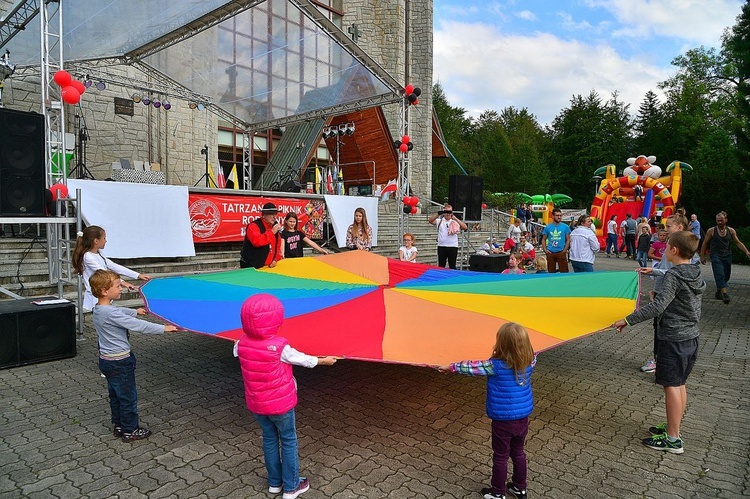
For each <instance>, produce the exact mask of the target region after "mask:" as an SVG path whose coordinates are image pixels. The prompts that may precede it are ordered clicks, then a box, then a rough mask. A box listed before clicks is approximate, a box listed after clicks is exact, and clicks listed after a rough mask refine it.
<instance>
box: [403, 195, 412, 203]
mask: <svg viewBox="0 0 750 499" xmlns="http://www.w3.org/2000/svg"><path fill="white" fill-rule="evenodd" d="M404 204H407V205H411V196H404Z"/></svg>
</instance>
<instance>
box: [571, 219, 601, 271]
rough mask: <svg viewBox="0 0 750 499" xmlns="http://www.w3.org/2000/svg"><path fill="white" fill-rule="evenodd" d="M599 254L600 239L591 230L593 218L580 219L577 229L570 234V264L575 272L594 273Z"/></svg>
mask: <svg viewBox="0 0 750 499" xmlns="http://www.w3.org/2000/svg"><path fill="white" fill-rule="evenodd" d="M598 252H599V239H597V237H596V234H595V233H594V231H592V230H591V217H590V216H588V215H581V216H580V217H578V222H577V223H576V228H575V229H573V232H571V233H570V264H571V266H572V267H573V272H593V271H594V259H595V255H596V253H598Z"/></svg>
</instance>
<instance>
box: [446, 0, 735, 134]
mask: <svg viewBox="0 0 750 499" xmlns="http://www.w3.org/2000/svg"><path fill="white" fill-rule="evenodd" d="M742 4H743V0H499V1H492V0H490V1H484V0H460V1H459V0H434V6H435V13H434V16H435V23H434V27H435V39H434V62H435V68H434V78H435V81H439V82H440V83H441V84H442V86H443V88H444V90H445V93H446V95H447V97H448V102H449V103H450V104H451V105H452V106H454V107H463V108H465V109H466V110H467V111H468V112H469V114H470V115H472V116H478V115H479V113H481V112H482V111H484V110H486V109H494V110H496V111H501V110H502V109H503V108H505V107H507V106H515V107H517V108H519V109H520V108H524V107H525V108H527V109H528V110H529V111H530V112H531V113H532V114H534V115H535V116H536V117H537V119H538V120H539V122H540V123H541V124H543V125H544V124H548V123H549V122H551V121H552V119H553V118H554V117H555V116H556V115H557V114H558V113H559V112H560V111H561V110H562V109H564V108H566V107H569V105H570V99H571V97H572V96H573V95H579V94H580V95H583V96H587V95H588V94H589V92H590V91H591V90H596V91H597V92H598V93H599V95H600V96H601V97H602V99H603V100H605V101H606V100H608V99H609V98H610V96H611V93H612V92H613V91H615V90H616V91H618V94H619V98H620V100H621V101H623V102H625V103H630V104H631V106H630V112H631V113H633V114H634V113H636V112H637V111H638V106H639V105H640V103H641V102H642V101H643V98H644V95H645V94H646V92H647V91H648V90H653V91H654V92H656V93H657V94H659V95H661V94H660V92H659V90H658V88H657V86H656V85H657V83H658V82H660V81H663V80H665V79H667V78H668V77H669V76H671V75H673V74H674V73H675V67H674V66H672V65H671V64H670V63H671V61H672V59H674V58H675V57H676V56H678V55H680V54H684V53H685V52H686V51H687V50H689V49H691V48H696V47H699V46H700V45H703V46H706V47H716V48H719V47H720V46H721V35H722V32H723V30H724V29H725V28H727V27H730V26H733V25H734V24H735V21H736V18H737V16H738V15H739V14H740V10H741V7H742Z"/></svg>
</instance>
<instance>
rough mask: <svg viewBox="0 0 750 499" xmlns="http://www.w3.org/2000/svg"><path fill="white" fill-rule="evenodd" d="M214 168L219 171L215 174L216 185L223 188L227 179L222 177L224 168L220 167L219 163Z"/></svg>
mask: <svg viewBox="0 0 750 499" xmlns="http://www.w3.org/2000/svg"><path fill="white" fill-rule="evenodd" d="M216 170H217V171H218V172H219V173H218V174H217V175H216V187H218V188H219V189H224V188H226V186H227V179H226V178H225V177H224V168H222V167H221V163H219V164H218V165H217V166H216Z"/></svg>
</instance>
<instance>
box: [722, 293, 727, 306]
mask: <svg viewBox="0 0 750 499" xmlns="http://www.w3.org/2000/svg"><path fill="white" fill-rule="evenodd" d="M721 301H723V302H724V305H729V295H728V294H726V293H722V294H721Z"/></svg>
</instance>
